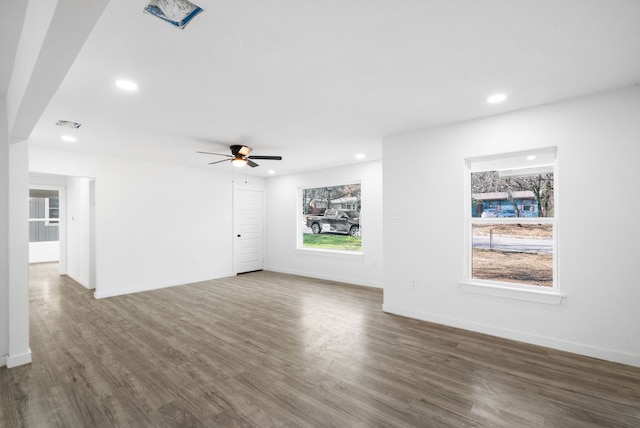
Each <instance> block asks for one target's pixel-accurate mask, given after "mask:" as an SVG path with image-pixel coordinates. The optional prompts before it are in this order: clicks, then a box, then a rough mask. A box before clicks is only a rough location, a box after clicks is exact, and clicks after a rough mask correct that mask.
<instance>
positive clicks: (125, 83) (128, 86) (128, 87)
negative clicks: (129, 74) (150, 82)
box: [116, 80, 138, 91]
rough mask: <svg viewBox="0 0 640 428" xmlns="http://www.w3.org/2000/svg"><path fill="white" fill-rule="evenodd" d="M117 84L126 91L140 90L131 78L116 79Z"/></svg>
mask: <svg viewBox="0 0 640 428" xmlns="http://www.w3.org/2000/svg"><path fill="white" fill-rule="evenodd" d="M116 86H117V87H118V88H120V89H122V90H124V91H137V90H138V85H137V84H136V83H135V82H132V81H131V80H116Z"/></svg>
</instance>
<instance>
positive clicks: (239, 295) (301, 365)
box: [0, 264, 640, 428]
mask: <svg viewBox="0 0 640 428" xmlns="http://www.w3.org/2000/svg"><path fill="white" fill-rule="evenodd" d="M56 269H57V265H55V264H41V265H34V266H32V268H31V288H30V293H31V294H30V295H31V312H30V313H31V350H32V352H33V363H32V364H31V365H27V366H21V367H16V368H13V369H10V370H7V369H6V368H0V426H2V427H21V426H26V427H172V426H179V427H200V426H204V427H217V426H220V427H282V426H286V427H316V426H321V427H324V426H336V427H370V426H380V427H412V426H418V427H472V426H478V427H510V428H511V427H563V428H566V427H581V428H584V427H640V369H638V368H633V367H629V366H624V365H619V364H613V363H608V362H604V361H600V360H595V359H590V358H585V357H579V356H576V355H572V354H568V353H563V352H559V351H553V350H549V349H545V348H540V347H536V346H531V345H525V344H522V343H517V342H512V341H508V340H502V339H497V338H494V337H490V336H484V335H480V334H475V333H470V332H466V331H463V330H457V329H453V328H448V327H443V326H439V325H435V324H430V323H426V322H421V321H417V320H412V319H407V318H402V317H398V316H393V315H389V314H385V313H383V312H382V311H381V305H382V291H381V290H377V289H369V288H363V287H357V286H347V285H341V284H336V283H330V282H326V281H320V280H313V279H308V278H301V277H296V276H290V275H282V274H276V273H270V272H257V273H252V274H247V275H241V276H238V277H234V278H228V279H222V280H215V281H207V282H202V283H197V284H190V285H185V286H179V287H173V288H168V289H163V290H156V291H151V292H146V293H139V294H133V295H128V296H121V297H114V298H109V299H102V300H95V299H93V298H92V293H91V292H89V291H87V290H86V289H84V288H83V287H81V286H79V285H78V284H76V283H74V282H73V281H71V280H69V279H67V278H65V277H59V276H57V275H56Z"/></svg>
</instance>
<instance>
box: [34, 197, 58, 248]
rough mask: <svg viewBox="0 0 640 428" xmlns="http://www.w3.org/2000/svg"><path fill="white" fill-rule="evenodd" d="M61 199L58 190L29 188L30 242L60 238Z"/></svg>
mask: <svg viewBox="0 0 640 428" xmlns="http://www.w3.org/2000/svg"><path fill="white" fill-rule="evenodd" d="M59 224H60V199H59V197H58V191H57V190H44V189H30V190H29V242H51V241H58V240H59V234H60V232H59Z"/></svg>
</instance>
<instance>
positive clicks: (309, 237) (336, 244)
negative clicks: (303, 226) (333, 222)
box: [302, 233, 362, 251]
mask: <svg viewBox="0 0 640 428" xmlns="http://www.w3.org/2000/svg"><path fill="white" fill-rule="evenodd" d="M302 244H303V246H304V247H308V248H322V249H325V250H343V251H360V250H361V249H362V238H360V237H355V236H349V235H333V234H330V233H323V234H318V235H314V234H312V233H304V234H303V235H302Z"/></svg>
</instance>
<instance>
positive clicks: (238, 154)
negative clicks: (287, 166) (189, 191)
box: [196, 145, 282, 168]
mask: <svg viewBox="0 0 640 428" xmlns="http://www.w3.org/2000/svg"><path fill="white" fill-rule="evenodd" d="M229 148H230V149H231V154H230V155H226V154H222V153H211V152H196V153H203V154H205V155H216V156H225V157H228V158H231V159H222V160H219V161H215V162H209V165H214V164H217V163H222V162H227V161H229V160H230V161H231V164H232V165H233V166H237V167H241V166H245V165H249V166H250V167H251V168H255V167H257V166H258V164H257V163H255V162H254V161H252V159H264V160H282V156H249V153H251V150H253V149H252V148H251V147H247V146H241V145H234V146H229Z"/></svg>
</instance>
